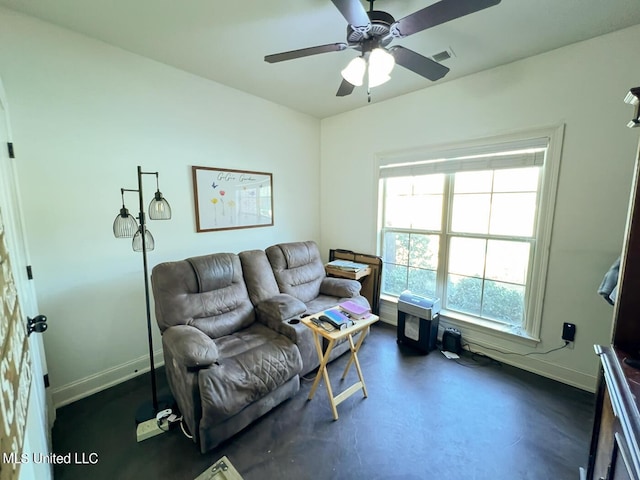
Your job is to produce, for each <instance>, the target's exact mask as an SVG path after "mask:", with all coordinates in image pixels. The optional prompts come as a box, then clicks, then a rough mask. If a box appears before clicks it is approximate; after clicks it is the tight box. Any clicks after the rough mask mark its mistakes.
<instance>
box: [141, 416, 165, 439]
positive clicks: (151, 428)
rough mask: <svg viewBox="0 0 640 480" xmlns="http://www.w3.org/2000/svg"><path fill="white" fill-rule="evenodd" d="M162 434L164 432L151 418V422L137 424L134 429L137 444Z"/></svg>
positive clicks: (156, 421)
mask: <svg viewBox="0 0 640 480" xmlns="http://www.w3.org/2000/svg"><path fill="white" fill-rule="evenodd" d="M164 432H165V431H164V430H163V429H161V428H160V426H159V425H158V420H156V419H155V418H152V419H151V420H147V421H146V422H142V423H139V424H138V427H137V428H136V438H137V440H138V442H142V441H143V440H146V439H148V438H151V437H155V436H156V435H160V434H161V433H164Z"/></svg>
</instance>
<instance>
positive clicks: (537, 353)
mask: <svg viewBox="0 0 640 480" xmlns="http://www.w3.org/2000/svg"><path fill="white" fill-rule="evenodd" d="M469 344H471V345H478V346H479V347H482V348H484V349H486V350H491V351H494V352H498V353H501V354H502V355H518V356H520V357H528V356H529V355H546V354H548V353H551V352H557V351H558V350H562V349H563V348H567V347H568V346H569V342H568V341H567V340H565V341H564V345H562V346H561V347H556V348H552V349H551V350H547V351H546V352H528V353H517V352H503V351H502V350H498V349H497V348H491V347H485V346H483V345H480V344H478V343H474V342H467V343H466V345H467V346H469ZM468 351H469V352H471V353H476V352H473V351H472V350H471V347H469V350H468Z"/></svg>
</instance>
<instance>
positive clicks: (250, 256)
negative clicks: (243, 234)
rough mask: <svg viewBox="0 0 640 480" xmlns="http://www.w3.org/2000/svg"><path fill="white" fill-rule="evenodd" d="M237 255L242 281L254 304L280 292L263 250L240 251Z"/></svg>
mask: <svg viewBox="0 0 640 480" xmlns="http://www.w3.org/2000/svg"><path fill="white" fill-rule="evenodd" d="M238 257H240V263H241V264H242V272H243V274H244V283H245V284H246V285H247V290H248V292H249V298H250V299H251V302H252V303H253V304H254V305H258V304H259V303H260V302H263V301H264V300H268V299H270V298H272V297H273V296H275V295H278V294H279V293H280V290H278V284H277V283H276V279H275V277H274V276H273V270H271V264H270V263H269V259H268V258H267V255H266V254H265V253H264V251H263V250H246V251H244V252H240V253H239V254H238Z"/></svg>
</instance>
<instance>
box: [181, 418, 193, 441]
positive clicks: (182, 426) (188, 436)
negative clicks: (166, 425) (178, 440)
mask: <svg viewBox="0 0 640 480" xmlns="http://www.w3.org/2000/svg"><path fill="white" fill-rule="evenodd" d="M180 430H182V433H183V434H184V436H185V437H187V438H188V439H192V438H193V435H189V434H188V433H187V431H186V430H185V429H184V421H183V418H182V417H180Z"/></svg>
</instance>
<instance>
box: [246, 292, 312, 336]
mask: <svg viewBox="0 0 640 480" xmlns="http://www.w3.org/2000/svg"><path fill="white" fill-rule="evenodd" d="M256 311H257V314H258V320H259V321H260V322H262V323H264V324H265V325H267V326H268V327H271V328H274V326H275V325H277V324H279V323H281V322H282V321H283V320H288V319H290V318H293V317H295V316H297V315H302V314H303V313H304V312H306V311H307V306H306V305H305V304H304V303H303V302H302V301H300V300H298V299H297V298H295V297H292V296H291V295H288V294H286V293H280V294H278V295H274V296H273V297H271V298H269V299H267V300H263V301H262V302H260V303H259V304H258V305H257V306H256ZM274 330H277V328H274Z"/></svg>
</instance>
